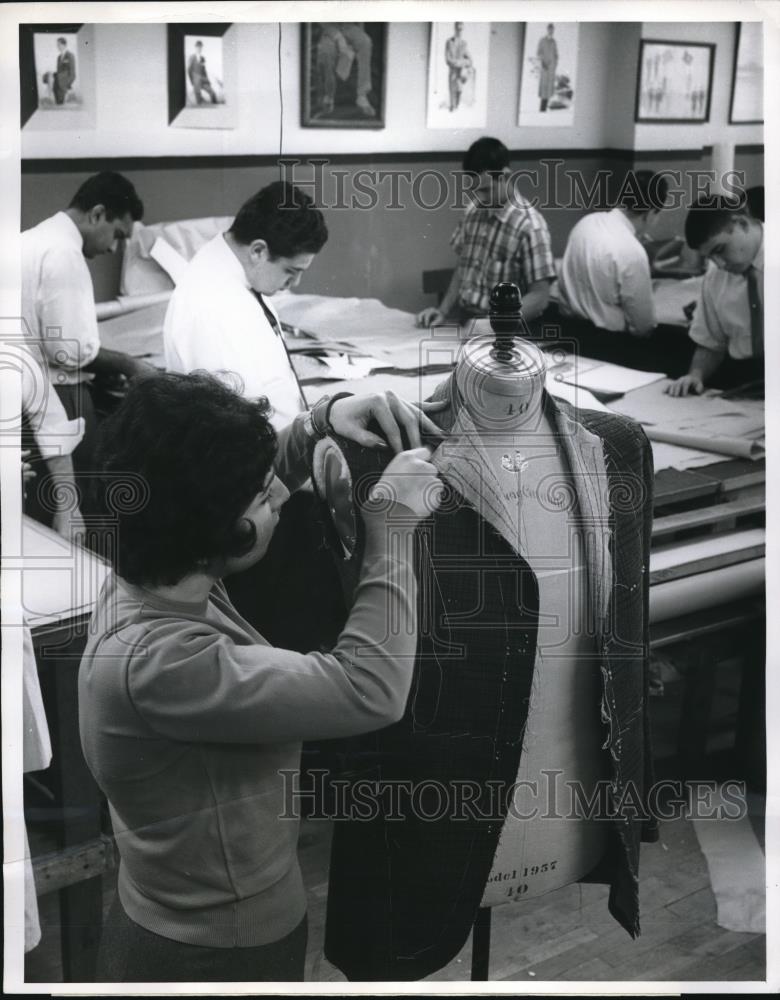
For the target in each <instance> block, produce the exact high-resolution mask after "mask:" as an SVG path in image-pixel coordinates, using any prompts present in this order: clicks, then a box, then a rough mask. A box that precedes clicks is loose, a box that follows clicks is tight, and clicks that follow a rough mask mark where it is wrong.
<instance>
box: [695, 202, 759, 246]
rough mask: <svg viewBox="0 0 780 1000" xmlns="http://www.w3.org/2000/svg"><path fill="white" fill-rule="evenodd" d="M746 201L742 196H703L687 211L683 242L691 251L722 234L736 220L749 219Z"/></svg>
mask: <svg viewBox="0 0 780 1000" xmlns="http://www.w3.org/2000/svg"><path fill="white" fill-rule="evenodd" d="M749 217H750V216H749V211H748V206H747V200H746V198H745V196H744V194H742V195H704V196H703V197H702V198H700V199H699V200H698V201H697V202H696V204H695V205H694V206H693V207H692V208H691V209H690V210H689V211H688V215H687V217H686V219H685V242H686V243H687V244H688V246H689V247H691V248H692V249H693V250H698V249H699V247H700V246H701V245H702V244H703V243H706V242H707V240H711V239H712V237H713V236H717V235H718V233H721V232H723V230H724V229H726V228H727V227H728V226H729V224H730V223H731V222H732V221H733V220H734V219H737V218H742V219H747V218H749Z"/></svg>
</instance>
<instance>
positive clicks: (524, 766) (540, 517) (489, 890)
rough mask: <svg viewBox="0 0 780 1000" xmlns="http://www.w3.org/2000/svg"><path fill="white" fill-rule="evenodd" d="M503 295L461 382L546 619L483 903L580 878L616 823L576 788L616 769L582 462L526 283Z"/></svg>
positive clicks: (467, 354)
mask: <svg viewBox="0 0 780 1000" xmlns="http://www.w3.org/2000/svg"><path fill="white" fill-rule="evenodd" d="M510 287H512V286H510ZM502 296H503V297H504V304H505V309H504V314H503V315H499V316H497V315H495V313H493V312H491V319H490V320H478V321H476V322H475V324H474V327H473V330H472V334H473V335H472V337H471V338H470V340H469V341H468V342H467V344H466V345H465V346H464V348H463V351H462V354H461V356H460V358H459V361H458V365H457V368H456V372H455V383H456V386H457V390H458V395H459V397H460V402H461V407H462V408H463V409H464V410H465V411H466V413H467V415H468V417H469V418H470V422H471V423H472V424H473V426H474V428H475V429H476V431H477V432H478V436H479V441H480V450H481V453H482V455H483V460H484V461H486V462H487V463H488V464H489V467H490V470H489V471H492V473H493V476H494V477H495V480H497V482H498V488H499V490H500V492H501V497H500V498H499V499H500V502H502V505H503V509H504V512H505V515H507V516H508V517H507V520H508V523H509V524H510V525H511V531H512V532H513V538H511V539H510V541H511V543H512V545H513V548H514V549H515V550H516V551H517V552H518V553H519V554H520V555H521V556H522V557H523V558H524V559H525V560H526V562H527V563H528V564H529V565H530V567H531V569H532V570H533V572H534V574H535V576H536V579H537V584H538V587H539V624H538V638H537V652H536V660H535V664H534V675H533V683H532V687H531V696H530V701H529V706H528V719H527V723H526V727H525V730H524V733H523V748H522V755H521V759H520V767H519V771H518V775H517V785H516V788H515V794H514V796H513V798H512V803H511V805H510V808H509V813H508V815H507V817H506V820H505V822H504V826H503V829H502V832H501V837H500V841H499V845H498V849H497V851H496V854H495V856H494V860H493V864H492V867H491V872H490V876H489V878H488V881H487V884H486V886H485V891H484V894H483V898H482V906H495V905H498V904H500V903H505V902H510V901H522V900H524V899H530V898H533V897H536V896H540V895H542V894H544V893H547V892H550V891H552V890H554V889H557V888H559V887H561V886H563V885H567V884H569V883H571V882H574V881H577V880H578V879H580V878H582V877H583V876H585V875H587V874H588V873H589V872H590V871H591V870H592V869H593V868H594V867H595V866H596V865H597V864H598V862H599V861H600V860H601V858H602V856H603V854H604V851H605V847H606V836H607V833H606V831H607V824H606V823H603V822H599V820H597V819H587V818H582V816H581V815H580V816H578V815H577V812H578V810H577V808H576V807H577V801H578V800H577V798H576V797H575V795H574V794H573V792H572V786H573V785H574V784H576V785H577V786H578V787H579V788H580V789H581V793H582V796H583V797H584V798H587V799H590V798H591V797H592V795H593V792H594V790H595V789H596V788H597V784H598V782H599V781H601V780H603V779H604V778H606V776H607V770H606V760H605V757H604V753H603V751H602V750H601V744H602V741H603V732H602V728H601V717H600V710H599V705H600V697H601V679H600V675H599V671H598V666H597V664H598V659H597V655H596V649H595V642H594V639H593V635H592V630H591V628H590V627H589V594H588V583H587V572H586V560H585V550H584V543H583V537H582V531H581V528H580V526H579V525H578V518H577V514H578V511H577V506H576V501H575V500H574V499H573V497H574V496H575V492H574V489H573V488H572V479H571V471H570V469H569V467H568V463H567V461H566V457H565V454H564V452H563V449H562V447H561V444H560V441H559V438H558V436H557V433H556V429H555V427H554V426H553V424H552V423H551V421H550V419H549V418H548V416H547V414H546V413H545V408H544V405H543V401H544V395H543V389H544V374H545V364H544V355H543V354H542V353H541V351H539V349H538V348H537V347H536V346H535V345H534V344H533V343H531V342H530V341H527V340H523V339H517V338H516V337H515V331H520V332H523V330H524V325H523V323H522V317H521V315H520V310H519V293H517V291H516V289H515V292H514V293H511V292H509V291H508V289H507V286H497V288H496V289H495V290H494V297H493V298H492V303H493V302H495V303H496V305H498V306H499V307H500V305H501V298H502ZM513 296H516V298H513ZM507 302H508V305H509V307H510V310H511V311H510V314H509V315H508V316H507V315H506V312H507V311H509V310H507V309H506V303H507ZM497 328H498V329H497ZM496 332H498V336H496ZM495 480H494V481H495ZM579 812H580V813H581V812H582V810H581V809H580V810H579Z"/></svg>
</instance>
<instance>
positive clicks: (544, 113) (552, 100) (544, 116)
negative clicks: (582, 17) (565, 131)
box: [517, 21, 580, 128]
mask: <svg viewBox="0 0 780 1000" xmlns="http://www.w3.org/2000/svg"><path fill="white" fill-rule="evenodd" d="M579 30H580V26H579V24H577V22H576V21H555V22H538V23H536V22H528V23H526V25H525V31H524V34H523V58H522V62H521V64H520V65H521V68H520V100H519V102H518V111H517V124H518V126H521V127H522V126H535V125H536V126H538V125H542V126H544V127H546V128H555V127H557V128H568V127H571V126H572V125H574V112H575V104H576V99H577V56H578V53H579Z"/></svg>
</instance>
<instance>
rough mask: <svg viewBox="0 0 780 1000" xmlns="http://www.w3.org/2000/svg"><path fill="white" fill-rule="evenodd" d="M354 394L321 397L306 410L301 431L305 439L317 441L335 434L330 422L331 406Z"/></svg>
mask: <svg viewBox="0 0 780 1000" xmlns="http://www.w3.org/2000/svg"><path fill="white" fill-rule="evenodd" d="M352 395H354V393H351V392H337V393H336V395H335V396H322V397H321V398H320V399H318V400H317V402H316V403H315V404H314V406H312V408H311V409H310V410H308V411H307V412H306V413H305V414H304V417H303V429H304V432H305V433H306V435H307V437H310V438H314V439H315V440H317V441H319V440H320V438H324V437H327V436H328V435H329V434H330V435H332V434H334V433H335V431H334V430H333V426H332V424H331V422H330V412H331V410H332V409H333V404H334V403H336V402H338V400H340V399H346V398H347V397H348V396H352Z"/></svg>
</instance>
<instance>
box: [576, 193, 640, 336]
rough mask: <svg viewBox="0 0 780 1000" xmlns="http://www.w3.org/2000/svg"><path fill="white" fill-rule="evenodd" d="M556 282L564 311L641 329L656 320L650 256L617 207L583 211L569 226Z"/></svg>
mask: <svg viewBox="0 0 780 1000" xmlns="http://www.w3.org/2000/svg"><path fill="white" fill-rule="evenodd" d="M558 287H559V296H560V303H561V309H562V311H563V312H564V313H567V314H570V315H574V316H579V317H580V318H581V319H587V320H590V322H591V323H593V325H594V326H597V327H599V328H600V329H602V330H629V331H630V332H631V333H639V334H642V333H647V332H648V331H649V330H652V328H653V327H654V326H655V325H656V316H655V306H654V305H653V285H652V280H651V278H650V261H649V260H648V257H647V253H646V252H645V249H644V247H643V246H642V244H641V243H640V242H639V240H638V239H637V238H636V233H635V232H634V227H633V226H632V225H631V221H630V220H629V219H628V218H627V217H626V215H625V214H624V213H623V212H622V211H621V210H620V209H619V208H613V209H612V211H611V212H593V213H592V214H591V215H586V216H585V217H584V218H583V219H580V221H579V222H578V223H577V224H576V226H575V227H574V228H573V229H572V231H571V233H570V234H569V239H568V241H567V243H566V250H565V252H564V254H563V261H562V263H561V274H560V281H559V285H558Z"/></svg>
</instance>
